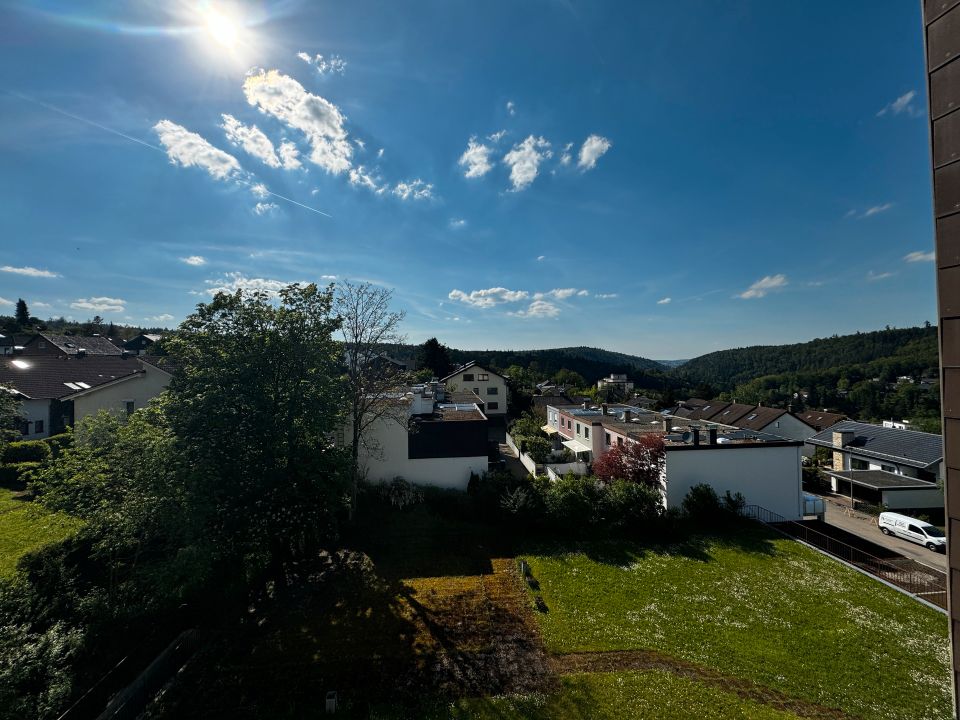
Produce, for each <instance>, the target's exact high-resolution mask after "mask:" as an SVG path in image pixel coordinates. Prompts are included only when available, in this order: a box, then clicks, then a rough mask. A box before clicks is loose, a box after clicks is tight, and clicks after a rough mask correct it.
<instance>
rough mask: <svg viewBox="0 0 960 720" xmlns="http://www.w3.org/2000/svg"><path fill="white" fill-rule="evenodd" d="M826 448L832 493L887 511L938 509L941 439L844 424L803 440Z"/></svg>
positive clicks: (910, 431)
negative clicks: (871, 504)
mask: <svg viewBox="0 0 960 720" xmlns="http://www.w3.org/2000/svg"><path fill="white" fill-rule="evenodd" d="M807 444H808V445H809V446H811V447H822V448H827V449H828V450H830V451H831V453H832V460H833V462H832V467H831V469H829V470H827V471H826V474H827V476H828V477H829V478H830V483H831V487H832V489H833V491H834V492H836V493H841V494H844V495H849V497H850V499H851V501H856V500H863V501H865V502H870V503H873V504H876V505H886V506H887V507H889V508H897V509H908V508H910V509H913V508H917V509H919V508H942V507H943V493H942V491H941V490H940V488H939V485H938V482H939V481H942V480H943V438H942V437H941V436H940V435H934V434H933V433H924V432H917V431H915V430H901V429H898V428H894V427H883V426H880V425H872V424H870V423H862V422H856V421H854V420H843V421H841V422H839V423H837V424H836V425H833V426H831V427H829V428H827V429H826V430H824V431H822V432H820V433H817V434H816V435H814V436H813V437H812V438H810V439H809V440H807Z"/></svg>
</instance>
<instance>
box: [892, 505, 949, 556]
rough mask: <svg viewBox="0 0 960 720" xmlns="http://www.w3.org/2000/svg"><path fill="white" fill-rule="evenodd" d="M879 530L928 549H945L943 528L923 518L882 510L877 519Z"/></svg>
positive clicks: (945, 539) (945, 538) (945, 541)
mask: <svg viewBox="0 0 960 720" xmlns="http://www.w3.org/2000/svg"><path fill="white" fill-rule="evenodd" d="M877 525H879V526H880V532H882V533H883V534H884V535H896V536H897V537H900V538H903V539H904V540H910V541H911V542H915V543H917V544H919V545H924V546H926V548H927V549H928V550H933V551H935V552H936V551H939V550H946V549H947V537H946V535H944V534H943V530H941V529H940V528H938V527H937V526H936V525H931V524H930V523H928V522H924V521H923V520H917V519H916V518H912V517H909V516H907V515H900V514H898V513H892V512H883V513H880V517H879V518H878V519H877Z"/></svg>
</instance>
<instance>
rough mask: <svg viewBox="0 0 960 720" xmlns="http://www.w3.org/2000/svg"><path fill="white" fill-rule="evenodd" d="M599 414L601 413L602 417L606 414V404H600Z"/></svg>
mask: <svg viewBox="0 0 960 720" xmlns="http://www.w3.org/2000/svg"><path fill="white" fill-rule="evenodd" d="M600 412H601V413H603V414H604V415H606V414H607V404H606V403H600Z"/></svg>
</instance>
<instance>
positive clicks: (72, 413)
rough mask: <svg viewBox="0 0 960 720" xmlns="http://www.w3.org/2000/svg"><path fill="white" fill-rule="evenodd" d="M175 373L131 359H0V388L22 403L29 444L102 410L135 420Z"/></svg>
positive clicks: (63, 356) (29, 356) (100, 357)
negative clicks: (135, 414) (136, 412)
mask: <svg viewBox="0 0 960 720" xmlns="http://www.w3.org/2000/svg"><path fill="white" fill-rule="evenodd" d="M171 374H172V372H171V370H170V369H169V368H168V369H163V368H161V367H159V366H157V365H155V364H150V363H146V362H143V361H142V359H139V358H136V357H133V356H130V357H122V356H107V355H100V356H98V355H93V356H83V355H72V356H65V355H61V356H59V357H56V356H49V355H28V356H15V357H3V358H0V385H2V386H5V387H7V388H10V389H11V390H12V391H13V392H14V394H15V395H16V396H17V398H18V399H19V400H20V402H21V414H22V416H23V418H24V420H23V426H22V430H21V431H22V433H23V435H24V437H25V438H26V439H30V440H33V439H39V438H44V437H47V436H49V435H56V434H57V433H60V432H63V430H64V429H65V428H66V427H68V426H71V425H73V424H74V423H75V422H76V421H78V420H80V419H82V418H84V417H87V416H88V415H93V414H95V413H97V412H99V411H100V410H108V411H111V412H116V413H120V414H127V415H129V414H131V413H133V412H134V411H135V410H136V409H138V408H141V407H143V406H144V405H146V404H147V402H148V401H149V400H150V399H151V398H153V397H155V396H156V395H158V394H160V393H161V392H162V391H163V389H164V388H165V387H166V386H167V384H168V383H169V382H170V378H171Z"/></svg>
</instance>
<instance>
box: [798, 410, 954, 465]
mask: <svg viewBox="0 0 960 720" xmlns="http://www.w3.org/2000/svg"><path fill="white" fill-rule="evenodd" d="M844 431H847V432H852V433H853V441H852V442H850V443H847V444H846V445H845V446H844V448H843V449H844V450H849V451H850V452H853V453H856V454H857V455H863V456H864V457H871V458H876V459H878V460H886V461H888V462H893V463H900V464H902V465H909V466H910V467H916V468H925V467H929V466H930V465H933V464H934V463H935V462H938V461H940V460H942V459H943V438H942V437H940V436H939V435H934V434H932V433H924V432H917V431H915V430H896V429H894V428H885V427H883V426H881V425H871V424H869V423H862V422H856V421H855V420H842V421H840V422H838V423H837V424H836V425H832V426H831V427H829V428H827V429H826V430H823V431H822V432H819V433H817V434H816V435H814V436H813V437H812V438H810V439H809V440H807V442H808V443H810V444H811V445H819V446H821V447H827V448H832V447H834V445H833V433H834V432H844Z"/></svg>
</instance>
